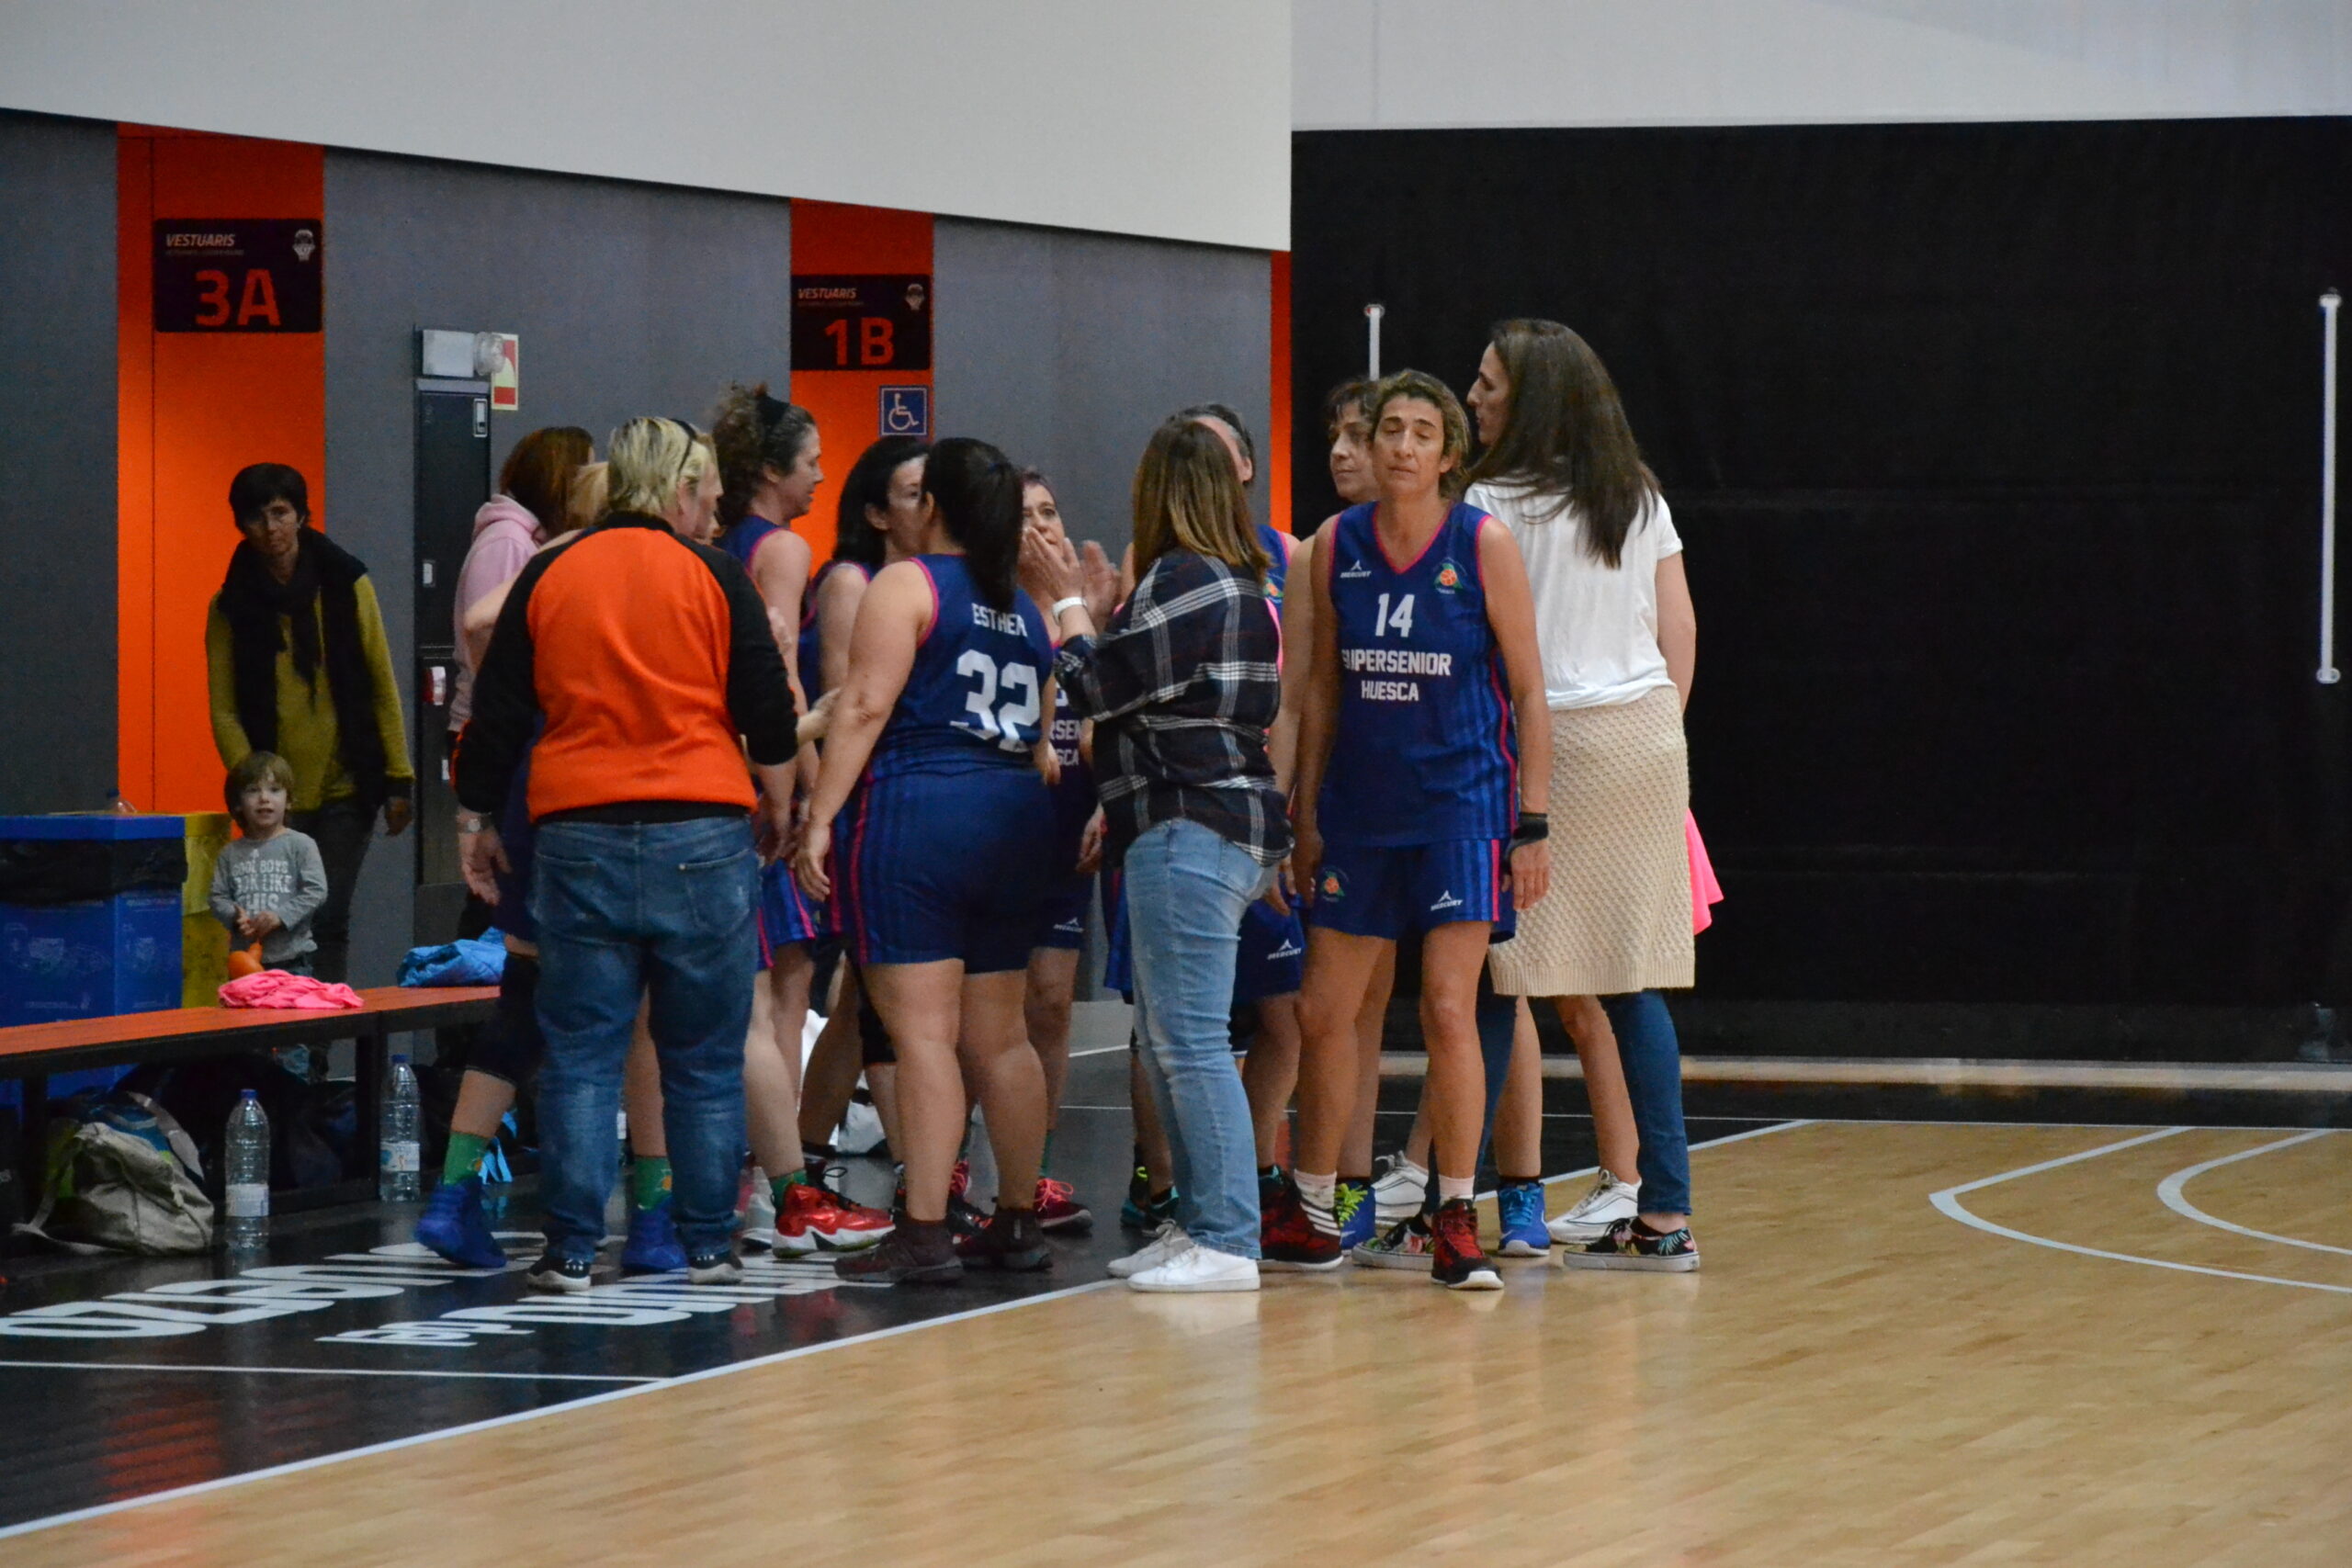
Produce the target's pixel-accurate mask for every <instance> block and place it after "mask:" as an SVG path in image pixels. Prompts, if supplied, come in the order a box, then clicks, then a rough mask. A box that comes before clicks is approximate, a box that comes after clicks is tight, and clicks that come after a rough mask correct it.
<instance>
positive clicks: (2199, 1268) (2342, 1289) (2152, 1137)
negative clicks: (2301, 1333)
mask: <svg viewBox="0 0 2352 1568" xmlns="http://www.w3.org/2000/svg"><path fill="white" fill-rule="evenodd" d="M2199 1131H2211V1129H2210V1128H2208V1129H2199V1128H2195V1127H2159V1128H2158V1129H2156V1130H2155V1131H2154V1132H2153V1133H2143V1134H2140V1135H2139V1136H2138V1137H2136V1138H2126V1139H2124V1140H2123V1141H2122V1142H2120V1143H2115V1144H2103V1145H2100V1146H2099V1147H2098V1148H2095V1149H2085V1150H2084V1151H2083V1152H2082V1153H2080V1154H2076V1155H2065V1156H2061V1157H2060V1158H2057V1159H2046V1160H2043V1161H2041V1163H2040V1164H2038V1165H2028V1166H2020V1167H2018V1168H2017V1169H2015V1170H2005V1171H2003V1172H2002V1173H2001V1174H2000V1175H1998V1176H1985V1177H1979V1178H1978V1179H1976V1180H1974V1181H1963V1182H1962V1183H1961V1184H1960V1185H1959V1186H1957V1187H1947V1188H1945V1189H1944V1190H1942V1191H1940V1192H1937V1193H1933V1194H1930V1195H1929V1197H1928V1202H1930V1203H1933V1204H1934V1205H1935V1206H1936V1208H1937V1210H1938V1211H1939V1212H1940V1213H1943V1214H1944V1215H1945V1216H1947V1217H1948V1218H1951V1219H1955V1220H1958V1221H1959V1222H1960V1223H1961V1224H1964V1225H1972V1226H1973V1227H1974V1228H1976V1229H1977V1230H1980V1231H1985V1232H1989V1233H1990V1234H1992V1235H1998V1236H2007V1238H2008V1239H2009V1240H2011V1241H2022V1242H2025V1243H2027V1244H2029V1245H2030V1246H2033V1247H2049V1248H2050V1249H2051V1250H2052V1251H2053V1252H2072V1253H2075V1254H2078V1255H2079V1256H2081V1257H2084V1258H2107V1259H2109V1261H2111V1262H2115V1263H2141V1264H2145V1265H2146V1266H2147V1267H2149V1268H2151V1269H2174V1270H2176V1271H2177V1272H2179V1273H2183V1274H2210V1275H2212V1276H2213V1277H2214V1278H2215V1279H2220V1280H2252V1281H2253V1282H2254V1283H2256V1284H2257V1285H2287V1286H2291V1287H2292V1288H2294V1289H2296V1290H2299V1291H2326V1292H2329V1293H2331V1294H2334V1295H2340V1296H2352V1285H2323V1284H2321V1283H2319V1282H2318V1281H2317V1280H2282V1279H2279V1278H2278V1276H2276V1275H2272V1274H2242V1273H2240V1272H2238V1271H2237V1270H2236V1269H2208V1268H2206V1267H2205V1266H2204V1265H2203V1264H2201V1263H2176V1262H2174V1261H2173V1260H2172V1259H2170V1258H2142V1257H2140V1256H2138V1255H2137V1254H2134V1253H2130V1252H2109V1251H2106V1250H2104V1249H2102V1248H2099V1247H2078V1246H2076V1245H2075V1243H2073V1242H2071V1241H2054V1240H2052V1238H2050V1237H2049V1236H2046V1235H2028V1234H2027V1233H2025V1232H2024V1231H2020V1230H2011V1229H2010V1228H2009V1227H2008V1226H2007V1225H1996V1224H1994V1223H1993V1222H1992V1221H1990V1220H1987V1219H1981V1218H1979V1217H1978V1216H1977V1215H1975V1214H1972V1213H1969V1212H1968V1207H1967V1205H1966V1204H1964V1203H1962V1201H1960V1199H1961V1194H1962V1193H1964V1192H1974V1191H1977V1190H1980V1189H1982V1188H1986V1187H1997V1186H1999V1185H2000V1184H2001V1183H2002V1182H2004V1181H2015V1180H2016V1179H2018V1178H2019V1177H2021V1176H2037V1175H2040V1174H2041V1172H2042V1171H2045V1170H2056V1169H2057V1168H2059V1167H2060V1166H2065V1165H2074V1164H2076V1163H2078V1162H2080V1161H2083V1160H2086V1159H2097V1158H2098V1157H2099V1156H2102V1155H2111V1154H2117V1153H2120V1151H2122V1150H2124V1149H2130V1148H2137V1147H2139V1145H2142V1144H2153V1143H2154V1142H2155V1141H2156V1140H2157V1139H2159V1138H2170V1137H2174V1136H2177V1134H2182V1133H2194V1132H2199Z"/></svg>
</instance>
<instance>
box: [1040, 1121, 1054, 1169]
mask: <svg viewBox="0 0 2352 1568" xmlns="http://www.w3.org/2000/svg"><path fill="white" fill-rule="evenodd" d="M1053 1168H1054V1130H1053V1129H1052V1128H1051V1127H1048V1128H1046V1148H1045V1152H1044V1153H1043V1154H1040V1155H1039V1156H1037V1174H1038V1175H1039V1176H1043V1175H1045V1174H1046V1172H1047V1171H1049V1170H1051V1169H1053Z"/></svg>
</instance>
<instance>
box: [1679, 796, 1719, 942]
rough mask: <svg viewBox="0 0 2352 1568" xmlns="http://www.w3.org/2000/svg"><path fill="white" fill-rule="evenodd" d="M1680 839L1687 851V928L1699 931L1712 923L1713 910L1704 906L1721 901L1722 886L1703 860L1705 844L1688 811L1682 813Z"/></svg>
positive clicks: (1711, 866) (1707, 863)
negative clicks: (1689, 852) (1688, 910)
mask: <svg viewBox="0 0 2352 1568" xmlns="http://www.w3.org/2000/svg"><path fill="white" fill-rule="evenodd" d="M1682 841H1683V843H1684V844H1686V845H1688V846H1689V848H1690V851H1691V931H1694V932H1696V931H1705V930H1706V929H1707V928H1708V927H1709V926H1711V925H1713V924H1714V923H1715V912H1714V911H1713V909H1711V908H1708V907H1707V906H1708V905H1710V904H1720V903H1722V902H1723V901H1724V889H1723V884H1721V883H1719V882H1717V881H1716V880H1715V868H1714V866H1713V865H1712V864H1711V863H1709V862H1708V860H1707V846H1706V845H1705V844H1703V843H1702V842H1701V841H1700V840H1699V819H1698V818H1696V817H1693V816H1691V813H1689V812H1688V811H1686V812H1684V813H1683V814H1682Z"/></svg>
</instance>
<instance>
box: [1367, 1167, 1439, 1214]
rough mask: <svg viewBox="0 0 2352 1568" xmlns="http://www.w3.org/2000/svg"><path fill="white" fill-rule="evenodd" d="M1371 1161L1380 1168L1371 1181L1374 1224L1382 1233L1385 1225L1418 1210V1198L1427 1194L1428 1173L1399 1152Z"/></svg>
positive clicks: (1419, 1205) (1422, 1197) (1428, 1185)
mask: <svg viewBox="0 0 2352 1568" xmlns="http://www.w3.org/2000/svg"><path fill="white" fill-rule="evenodd" d="M1374 1163H1375V1164H1376V1165H1378V1166H1379V1167H1380V1172H1379V1174H1378V1175H1377V1176H1375V1177H1374V1178H1373V1182H1372V1201H1373V1204H1374V1210H1375V1214H1374V1224H1375V1225H1376V1226H1377V1227H1378V1229H1379V1230H1381V1231H1383V1232H1385V1231H1386V1230H1387V1229H1388V1227H1389V1226H1391V1225H1393V1224H1397V1223H1398V1222H1399V1221H1402V1220H1409V1219H1411V1218H1412V1217H1413V1216H1414V1215H1415V1214H1418V1213H1420V1212H1421V1204H1422V1201H1424V1200H1425V1199H1426V1198H1427V1197H1428V1196H1429V1190H1430V1173H1429V1172H1428V1171H1426V1170H1423V1169H1422V1168H1420V1167H1419V1166H1418V1165H1415V1164H1414V1163H1413V1162H1412V1161H1411V1160H1408V1159H1407V1158H1406V1157H1405V1156H1403V1155H1401V1154H1396V1155H1389V1156H1386V1157H1385V1158H1384V1159H1380V1160H1377V1161H1374Z"/></svg>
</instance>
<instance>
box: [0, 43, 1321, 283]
mask: <svg viewBox="0 0 2352 1568" xmlns="http://www.w3.org/2000/svg"><path fill="white" fill-rule="evenodd" d="M1289 84H1290V17H1289V13H1288V10H1287V8H1286V7H1285V6H1282V5H1280V4H1269V3H1267V0H1184V4H1182V5H1181V6H1158V5H1147V4H1141V3H1129V0H1117V3H1114V4H1097V3H1091V0H988V3H987V4H973V3H970V0H865V3H860V0H667V3H665V4H660V5H652V4H647V3H646V0H626V3H624V0H398V3H397V4H385V3H384V0H208V3H206V4H201V5H192V4H188V3H187V0H0V107H9V108H20V109H31V110H38V111H41V112H45V113H50V114H64V115H81V116H86V117H90V118H98V119H116V120H129V121H134V122H138V123H143V124H151V125H166V126H175V127H182V128H187V129H191V130H215V131H226V132H232V133H236V134H241V135H247V136H274V137H280V138H284V139H287V140H289V141H316V142H323V143H325V144H327V145H329V146H335V147H347V148H357V149H364V150H369V151H376V152H405V153H413V154H418V155H422V156H426V157H436V158H455V159H463V160H467V161H469V162H475V163H487V164H506V165H509V166H512V167H517V168H526V169H547V170H558V171H562V172H566V173H571V174H582V175H607V176H612V177H616V178H622V179H636V180H651V181H658V182H662V183H664V184H670V185H682V186H703V187H706V188H709V189H715V190H732V191H747V192H754V193H759V194H763V195H769V196H786V197H818V198H820V199H825V200H833V201H854V202H866V203H870V204H873V205H876V206H880V207H897V208H907V209H916V210H922V211H932V212H941V213H950V214H956V215H961V216H966V217H975V218H989V219H996V220H1005V221H1012V222H1022V223H1040V224H1048V225H1053V226H1056V227H1062V228H1076V229H1093V230H1102V231H1108V232H1113V233H1125V234H1143V235H1151V236H1157V237H1161V238H1168V239H1180V240H1197V241H1205V242H1208V243H1215V244H1226V245H1242V246H1250V247H1255V248H1260V249H1281V248H1283V247H1284V246H1286V245H1287V244H1288V243H1289V231H1290V113H1289V109H1290V106H1289Z"/></svg>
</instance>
